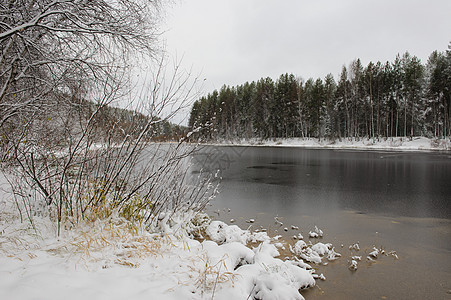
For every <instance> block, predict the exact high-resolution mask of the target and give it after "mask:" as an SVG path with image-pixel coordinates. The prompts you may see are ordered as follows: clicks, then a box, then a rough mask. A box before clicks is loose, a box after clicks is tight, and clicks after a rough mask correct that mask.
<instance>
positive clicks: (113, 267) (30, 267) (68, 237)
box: [0, 185, 339, 300]
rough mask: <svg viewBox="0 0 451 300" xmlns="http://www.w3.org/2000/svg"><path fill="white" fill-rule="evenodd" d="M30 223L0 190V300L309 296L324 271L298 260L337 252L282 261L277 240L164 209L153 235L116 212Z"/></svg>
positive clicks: (309, 248) (326, 248)
mask: <svg viewBox="0 0 451 300" xmlns="http://www.w3.org/2000/svg"><path fill="white" fill-rule="evenodd" d="M2 188H4V189H7V186H6V185H2ZM33 224H34V226H31V224H30V222H28V221H27V220H21V219H20V217H19V214H18V212H17V209H16V208H15V203H14V201H12V198H11V196H10V195H9V194H8V193H5V192H1V193H0V277H1V280H0V299H66V300H70V299H303V297H302V295H301V294H300V293H299V290H302V289H304V288H309V287H312V286H314V285H315V279H318V278H319V279H324V276H322V274H320V275H317V274H314V270H313V269H312V268H311V267H310V266H309V265H308V264H307V263H305V262H304V261H303V260H302V259H301V258H300V257H303V258H304V260H305V261H310V262H314V263H321V260H333V259H336V258H338V257H339V254H337V253H336V252H335V251H334V250H333V247H332V245H331V244H322V243H315V244H313V243H311V242H309V244H306V243H304V244H302V245H301V244H299V245H296V247H295V248H294V249H292V251H293V253H296V254H297V255H298V257H299V259H294V260H285V261H283V260H281V259H279V258H277V256H278V255H279V252H278V248H281V247H284V245H283V243H281V242H279V241H278V240H277V237H276V238H270V237H269V236H268V235H267V234H266V233H264V232H258V233H256V232H250V231H248V230H242V229H240V228H239V227H238V226H236V225H231V226H229V225H227V224H225V223H223V222H220V221H209V220H208V218H206V216H205V215H202V214H197V215H196V214H185V215H178V216H175V217H173V218H172V219H168V215H167V216H164V215H161V218H160V223H159V224H158V226H156V227H153V228H152V229H151V230H150V231H149V230H144V228H142V227H140V226H137V225H134V224H131V223H129V222H127V221H126V220H124V219H122V218H120V217H111V218H109V219H107V220H101V221H100V220H99V221H96V222H94V223H85V224H79V225H77V226H69V225H67V226H65V228H64V230H62V233H61V235H60V236H59V237H57V235H56V233H57V228H56V225H55V223H54V222H52V221H51V220H50V218H49V217H47V216H34V217H33ZM199 233H202V234H203V235H205V236H206V237H207V239H205V240H204V239H199V238H198V239H197V240H196V239H194V238H193V234H199ZM199 240H202V242H201V241H199ZM250 244H252V245H253V246H252V247H251V246H249V245H250Z"/></svg>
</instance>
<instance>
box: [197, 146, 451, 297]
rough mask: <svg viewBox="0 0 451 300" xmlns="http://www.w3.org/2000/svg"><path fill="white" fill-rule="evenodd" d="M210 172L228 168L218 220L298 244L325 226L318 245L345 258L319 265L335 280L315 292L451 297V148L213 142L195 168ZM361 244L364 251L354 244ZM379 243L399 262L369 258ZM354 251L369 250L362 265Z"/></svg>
mask: <svg viewBox="0 0 451 300" xmlns="http://www.w3.org/2000/svg"><path fill="white" fill-rule="evenodd" d="M200 169H203V170H207V171H208V170H209V171H212V172H215V171H216V170H220V172H219V174H220V176H221V177H222V180H221V188H220V193H219V195H218V196H217V197H216V199H215V200H214V201H213V202H212V206H210V207H209V208H208V211H209V213H210V214H211V215H212V216H213V217H214V218H215V219H219V220H223V221H225V222H227V223H230V220H231V219H232V218H233V219H235V220H236V221H235V223H236V224H237V225H239V226H240V227H241V228H248V227H249V226H250V229H251V230H255V229H262V228H264V229H266V230H267V231H268V233H269V234H270V235H277V234H280V235H282V236H283V239H284V241H285V242H287V243H290V244H294V243H295V242H296V240H295V239H294V238H293V235H297V234H298V233H302V235H303V236H304V237H305V240H306V241H307V242H308V240H309V239H308V232H309V231H310V230H313V229H314V227H315V226H318V227H319V228H320V229H322V230H323V232H324V237H323V238H322V239H321V240H316V239H311V241H312V243H316V242H318V241H321V242H323V243H332V244H333V245H334V246H335V248H336V251H337V252H339V253H341V254H342V257H341V258H340V259H339V260H337V261H334V262H329V263H328V264H327V266H324V265H313V266H314V268H315V269H317V273H323V274H324V275H325V276H326V278H327V279H326V281H317V286H316V287H315V288H313V289H309V290H307V291H304V292H303V295H304V296H305V297H306V299H365V298H366V299H451V202H450V201H451V154H450V153H428V152H393V151H389V152H384V151H351V150H327V149H303V148H283V147H227V146H208V147H205V148H204V149H202V150H201V152H200V154H199V155H197V156H196V157H195V158H194V165H193V169H192V172H193V173H196V172H197V171H198V170H200ZM274 217H277V218H278V219H279V220H280V221H282V222H283V223H284V225H283V226H280V225H278V224H276V223H275V221H274ZM251 218H252V219H255V223H252V224H249V223H247V222H246V220H249V219H251ZM291 225H294V226H297V227H299V228H300V229H299V230H297V229H294V230H293V229H291ZM284 227H286V228H288V231H285V230H284V229H283V228H284ZM357 242H358V243H359V245H360V251H351V250H349V246H350V245H352V244H354V243H357ZM374 246H376V247H377V248H379V249H381V248H382V249H385V250H386V252H389V251H392V250H393V251H396V253H397V255H398V257H399V259H395V258H394V257H393V256H381V257H379V258H378V259H377V260H376V261H375V262H368V261H367V260H366V256H367V255H368V253H369V252H370V251H371V250H372V249H373V247H374ZM282 252H283V251H282ZM283 255H290V253H289V251H285V252H284V253H283ZM353 255H359V256H362V261H360V262H359V265H358V269H357V271H350V270H349V269H348V265H349V260H350V257H351V256H353Z"/></svg>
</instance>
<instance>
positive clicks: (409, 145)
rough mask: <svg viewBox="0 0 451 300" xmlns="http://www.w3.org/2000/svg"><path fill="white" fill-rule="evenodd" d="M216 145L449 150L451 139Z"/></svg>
mask: <svg viewBox="0 0 451 300" xmlns="http://www.w3.org/2000/svg"><path fill="white" fill-rule="evenodd" d="M213 144H214V145H237V146H263V147H264V146H267V147H304V148H327V149H356V150H397V151H449V150H451V140H450V139H449V138H448V139H431V138H427V137H414V138H412V139H410V138H401V137H397V138H388V139H385V138H379V139H377V138H375V139H367V138H362V139H341V140H333V141H331V140H328V139H322V140H319V139H317V138H275V139H267V140H262V139H242V140H221V141H218V142H215V143H213Z"/></svg>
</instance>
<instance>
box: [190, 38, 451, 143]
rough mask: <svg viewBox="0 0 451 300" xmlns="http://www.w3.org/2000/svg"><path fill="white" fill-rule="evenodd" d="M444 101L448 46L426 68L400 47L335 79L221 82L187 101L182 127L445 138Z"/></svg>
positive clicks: (212, 135)
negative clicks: (186, 117)
mask: <svg viewBox="0 0 451 300" xmlns="http://www.w3.org/2000/svg"><path fill="white" fill-rule="evenodd" d="M449 48H450V47H449ZM450 98H451V48H450V49H448V51H445V52H438V51H434V52H433V53H432V54H431V55H430V57H429V59H428V61H427V63H426V64H425V65H423V64H422V62H421V61H420V59H418V58H417V57H416V56H412V55H411V54H409V53H408V52H406V53H405V54H403V55H402V56H401V55H399V54H398V55H397V57H396V58H395V60H394V61H393V62H386V63H381V62H377V63H373V62H370V63H369V64H368V65H367V66H366V67H364V66H363V65H362V63H361V61H360V59H356V60H354V61H353V62H352V63H351V64H350V65H349V66H348V67H346V66H343V68H342V70H341V74H340V76H339V78H337V79H335V78H334V77H333V76H332V75H331V74H329V75H327V76H326V77H325V78H324V79H321V78H317V79H314V78H310V79H308V80H306V81H304V80H302V79H301V78H298V77H296V76H295V75H293V74H283V75H281V76H280V77H279V78H278V79H277V80H276V81H274V80H272V79H271V78H262V79H260V80H258V81H257V82H251V83H249V82H246V83H245V84H243V85H239V86H236V87H230V86H223V87H222V88H221V89H220V91H216V90H215V91H213V92H212V93H211V94H208V95H207V96H206V97H202V98H201V99H199V100H198V101H196V102H195V103H194V105H193V107H192V110H191V115H190V119H189V127H190V128H191V129H197V130H196V131H198V133H197V134H198V135H199V137H201V138H203V139H218V138H225V139H233V138H255V137H256V138H273V137H283V138H286V137H316V138H320V139H321V138H329V139H340V138H360V137H369V138H378V137H398V136H404V137H412V136H419V135H423V136H429V137H445V136H449V135H450Z"/></svg>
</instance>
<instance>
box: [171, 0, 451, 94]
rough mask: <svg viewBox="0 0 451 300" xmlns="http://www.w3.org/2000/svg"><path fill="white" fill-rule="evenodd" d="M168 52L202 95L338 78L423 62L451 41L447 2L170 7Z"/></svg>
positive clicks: (230, 2)
mask: <svg viewBox="0 0 451 300" xmlns="http://www.w3.org/2000/svg"><path fill="white" fill-rule="evenodd" d="M166 26H167V32H166V33H165V35H164V38H165V39H166V42H167V50H169V52H170V53H172V54H177V57H178V58H181V57H182V56H183V66H184V67H185V68H191V67H192V69H193V71H194V73H196V74H197V73H201V76H202V78H206V81H205V85H204V92H206V93H208V92H211V91H212V90H213V89H219V88H221V86H222V85H223V84H228V85H238V84H242V83H244V82H246V81H253V80H258V79H260V78H261V77H267V76H269V77H272V78H274V79H276V78H277V77H278V76H279V75H280V74H282V73H286V72H288V73H293V74H295V75H298V76H301V77H303V78H304V79H307V78H309V77H314V78H316V77H322V78H323V77H324V76H325V75H326V74H327V73H332V74H333V75H334V76H335V77H337V75H338V74H339V73H340V71H341V67H342V65H343V64H346V65H347V64H349V63H350V62H351V61H352V60H353V59H355V58H360V59H361V60H362V63H363V64H364V65H366V64H367V63H368V62H369V61H370V60H371V61H373V62H375V61H378V60H380V61H383V62H385V61H387V60H389V61H393V59H394V58H395V56H396V54H397V53H404V52H405V51H406V50H408V51H409V52H410V53H411V54H413V55H416V56H418V57H419V58H420V59H421V60H422V61H423V62H425V61H426V60H427V57H428V56H429V54H430V53H431V52H432V51H433V50H440V51H444V50H446V48H447V46H448V42H449V41H451V1H449V0H428V1H418V0H405V1H396V0H377V1H363V0H345V1H338V0H310V1H304V0H279V1H275V0H273V1H270V0H221V1H219V0H184V1H180V2H178V3H177V4H175V5H174V6H173V7H172V8H170V9H169V13H168V17H167V25H166Z"/></svg>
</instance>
